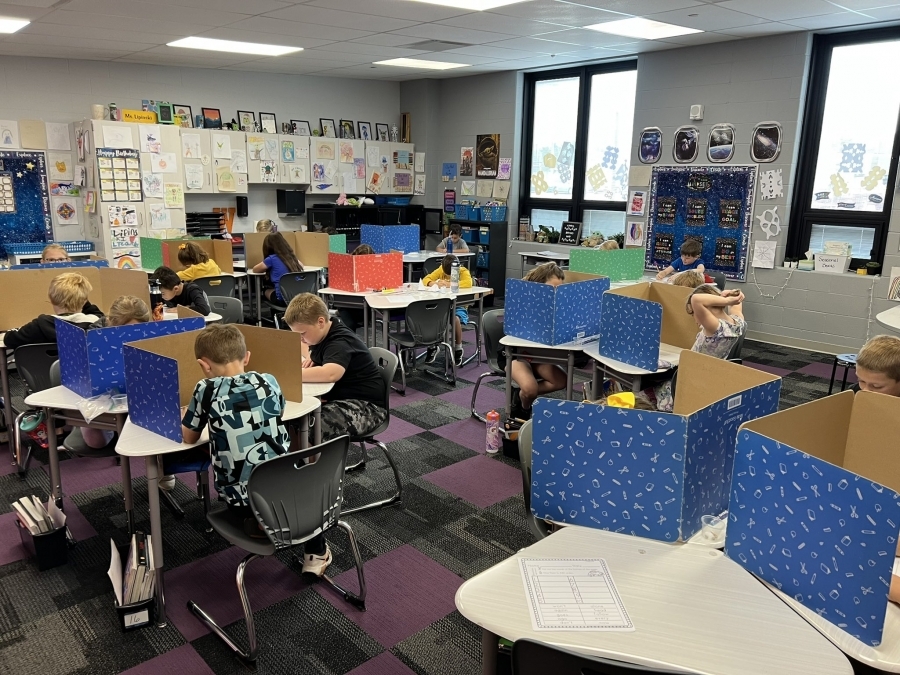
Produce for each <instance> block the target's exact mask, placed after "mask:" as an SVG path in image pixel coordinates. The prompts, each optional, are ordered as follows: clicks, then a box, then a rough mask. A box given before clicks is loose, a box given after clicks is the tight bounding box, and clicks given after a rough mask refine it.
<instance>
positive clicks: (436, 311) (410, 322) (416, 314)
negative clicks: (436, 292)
mask: <svg viewBox="0 0 900 675" xmlns="http://www.w3.org/2000/svg"><path fill="white" fill-rule="evenodd" d="M452 311H453V300H452V299H450V298H435V299H434V300H418V301H416V302H412V303H410V304H409V306H408V307H407V308H406V330H405V331H402V332H398V333H388V341H389V342H393V343H395V345H396V346H397V356H398V357H399V359H400V377H401V379H402V382H403V389H401V390H400V394H401V395H403V396H405V395H406V366H405V365H404V361H405V360H406V358H407V357H408V356H409V355H410V354H411V353H412V354H413V355H414V353H415V349H416V348H417V347H443V348H444V349H445V350H446V351H445V355H446V359H447V361H449V366H450V370H451V372H452V377H451V379H450V380H449V382H450V383H451V384H454V385H455V384H456V364H455V363H454V361H453V348H452V347H451V346H450V343H448V342H447V330H448V327H449V326H450V318H451V313H452ZM411 360H412V361H413V363H414V362H415V359H411ZM426 372H430V371H426Z"/></svg>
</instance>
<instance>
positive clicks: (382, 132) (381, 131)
mask: <svg viewBox="0 0 900 675" xmlns="http://www.w3.org/2000/svg"><path fill="white" fill-rule="evenodd" d="M388 134H390V130H389V129H388V125H387V124H380V123H379V124H376V125H375V136H376V137H377V139H378V140H379V141H387V140H389V138H388Z"/></svg>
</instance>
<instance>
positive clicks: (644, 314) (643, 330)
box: [600, 293, 663, 371]
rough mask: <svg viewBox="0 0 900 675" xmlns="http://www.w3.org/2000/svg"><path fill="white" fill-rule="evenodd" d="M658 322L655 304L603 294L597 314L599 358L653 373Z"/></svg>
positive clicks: (658, 307) (660, 312)
mask: <svg viewBox="0 0 900 675" xmlns="http://www.w3.org/2000/svg"><path fill="white" fill-rule="evenodd" d="M662 320H663V308H662V305H660V304H659V303H656V302H650V301H648V300H641V299H639V298H629V297H627V296H625V295H616V294H615V293H607V294H606V296H605V297H604V298H603V307H602V309H601V313H600V325H601V326H602V333H603V334H602V336H601V337H600V355H601V356H606V357H609V358H611V359H615V360H616V361H621V362H623V363H627V364H629V365H632V366H635V367H637V368H643V369H644V370H649V371H655V370H656V369H657V367H658V366H659V342H660V340H659V335H660V329H661V327H662Z"/></svg>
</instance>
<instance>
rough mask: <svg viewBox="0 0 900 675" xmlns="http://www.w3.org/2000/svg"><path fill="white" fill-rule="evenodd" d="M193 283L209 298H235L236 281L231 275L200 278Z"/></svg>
mask: <svg viewBox="0 0 900 675" xmlns="http://www.w3.org/2000/svg"><path fill="white" fill-rule="evenodd" d="M193 282H194V283H195V284H197V285H198V286H199V287H200V288H201V289H203V292H204V293H206V294H207V295H208V296H213V295H216V296H219V297H224V298H230V297H233V296H234V287H235V280H234V277H233V276H231V275H230V274H223V275H221V276H218V277H198V278H197V279H194V280H193Z"/></svg>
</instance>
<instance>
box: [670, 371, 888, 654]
mask: <svg viewBox="0 0 900 675" xmlns="http://www.w3.org/2000/svg"><path fill="white" fill-rule="evenodd" d="M678 386H679V387H680V386H681V381H680V376H679V383H678ZM898 438H900V398H897V397H894V396H886V395H884V394H874V393H871V392H860V393H858V394H856V395H855V396H854V394H853V392H850V391H846V392H842V393H840V394H836V395H834V396H828V397H825V398H821V399H819V400H817V401H813V402H811V403H806V404H804V405H799V406H796V407H793V408H789V409H787V410H783V411H781V412H778V413H775V414H772V415H769V416H768V417H764V418H762V419H757V420H754V421H752V422H750V423H748V424H744V425H743V426H742V427H741V429H740V431H739V432H738V439H737V452H736V456H735V461H734V477H733V480H732V485H731V501H730V503H729V505H728V528H727V530H726V539H725V554H726V555H727V556H728V557H729V558H731V559H732V560H734V561H735V562H737V563H738V564H739V565H741V566H742V567H743V568H744V569H746V570H747V571H749V572H751V573H752V574H754V575H756V576H758V577H759V578H761V579H763V580H765V581H767V582H768V583H770V584H772V585H773V586H776V587H777V588H779V589H780V590H781V591H783V592H784V593H786V594H787V595H789V596H791V597H793V598H794V599H795V600H797V601H798V602H800V603H801V604H803V605H804V606H805V607H807V608H809V609H810V610H812V611H814V612H817V613H818V614H819V616H821V617H822V618H823V619H825V620H827V621H830V622H831V623H833V624H835V625H836V626H837V627H838V628H841V629H842V630H844V631H846V632H847V633H849V634H850V635H852V636H853V637H855V638H856V639H857V640H859V641H861V642H863V643H864V644H865V645H872V646H877V645H879V644H880V643H881V640H882V630H883V628H884V622H885V615H886V613H887V604H888V599H887V593H888V589H889V588H890V583H891V571H892V568H893V565H894V555H895V553H896V550H897V537H898V533H900V494H898V491H900V463H898V461H897V452H896V443H897V439H898Z"/></svg>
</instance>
